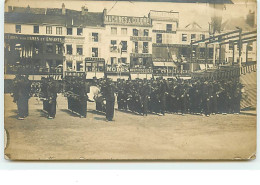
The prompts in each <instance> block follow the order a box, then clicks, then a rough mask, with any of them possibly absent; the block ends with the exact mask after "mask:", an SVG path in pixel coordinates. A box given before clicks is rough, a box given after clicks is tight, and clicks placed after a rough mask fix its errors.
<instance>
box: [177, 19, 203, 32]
mask: <svg viewBox="0 0 260 185" xmlns="http://www.w3.org/2000/svg"><path fill="white" fill-rule="evenodd" d="M178 30H183V31H208V30H205V29H203V28H202V27H201V26H200V25H199V24H198V23H197V22H195V21H193V22H191V23H189V24H187V25H186V26H185V27H183V28H178Z"/></svg>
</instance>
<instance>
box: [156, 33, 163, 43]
mask: <svg viewBox="0 0 260 185" xmlns="http://www.w3.org/2000/svg"><path fill="white" fill-rule="evenodd" d="M156 43H158V44H161V43H162V34H156Z"/></svg>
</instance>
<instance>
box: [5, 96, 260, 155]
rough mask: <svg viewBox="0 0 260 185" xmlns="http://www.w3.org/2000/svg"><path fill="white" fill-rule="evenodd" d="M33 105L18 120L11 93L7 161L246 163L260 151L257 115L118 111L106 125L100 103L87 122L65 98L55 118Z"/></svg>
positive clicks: (91, 108)
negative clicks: (195, 161)
mask: <svg viewBox="0 0 260 185" xmlns="http://www.w3.org/2000/svg"><path fill="white" fill-rule="evenodd" d="M29 104H30V106H29V109H30V110H29V111H30V112H29V114H30V115H29V117H28V118H26V119H25V120H17V117H16V114H17V113H16V104H14V103H13V102H12V98H11V96H10V94H5V105H6V106H5V107H6V109H5V129H6V131H7V137H8V142H7V146H6V149H5V154H6V157H7V158H10V159H23V160H28V159H30V160H38V159H41V160H48V159H51V160H55V159H58V160H63V159H71V160H75V159H76V160H80V159H91V160H93V159H97V160H99V159H148V160H152V159H234V158H237V159H243V158H250V157H252V158H253V156H254V153H255V151H256V111H253V112H252V111H251V112H248V111H247V112H242V114H240V115H214V116H210V117H205V116H197V115H185V116H181V115H175V114H166V115H165V116H157V115H152V114H149V115H148V116H147V117H143V116H139V115H134V114H131V113H125V112H120V111H115V121H113V122H106V121H105V116H104V115H102V114H99V113H97V112H95V111H94V107H95V104H94V103H88V114H87V118H79V117H78V116H76V115H74V114H72V113H70V112H69V111H68V110H67V100H66V98H65V97H63V96H62V95H59V96H58V107H57V117H56V118H55V119H54V120H49V119H47V118H46V115H45V114H44V113H43V112H42V110H41V109H42V102H41V101H37V98H31V99H30V101H29Z"/></svg>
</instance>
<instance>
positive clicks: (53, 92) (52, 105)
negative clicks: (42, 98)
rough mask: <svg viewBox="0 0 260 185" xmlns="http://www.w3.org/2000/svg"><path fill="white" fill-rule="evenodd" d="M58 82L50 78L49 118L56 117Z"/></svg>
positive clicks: (48, 89)
mask: <svg viewBox="0 0 260 185" xmlns="http://www.w3.org/2000/svg"><path fill="white" fill-rule="evenodd" d="M57 92H58V89H57V84H56V82H55V81H54V79H53V78H49V81H48V84H47V97H48V98H47V101H48V118H49V119H54V118H55V115H56V105H57V101H56V100H57Z"/></svg>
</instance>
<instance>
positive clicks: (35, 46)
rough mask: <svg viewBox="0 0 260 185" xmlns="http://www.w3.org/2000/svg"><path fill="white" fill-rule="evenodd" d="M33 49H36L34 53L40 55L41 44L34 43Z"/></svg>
mask: <svg viewBox="0 0 260 185" xmlns="http://www.w3.org/2000/svg"><path fill="white" fill-rule="evenodd" d="M33 49H34V54H36V55H38V54H39V44H37V43H34V44H33Z"/></svg>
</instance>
